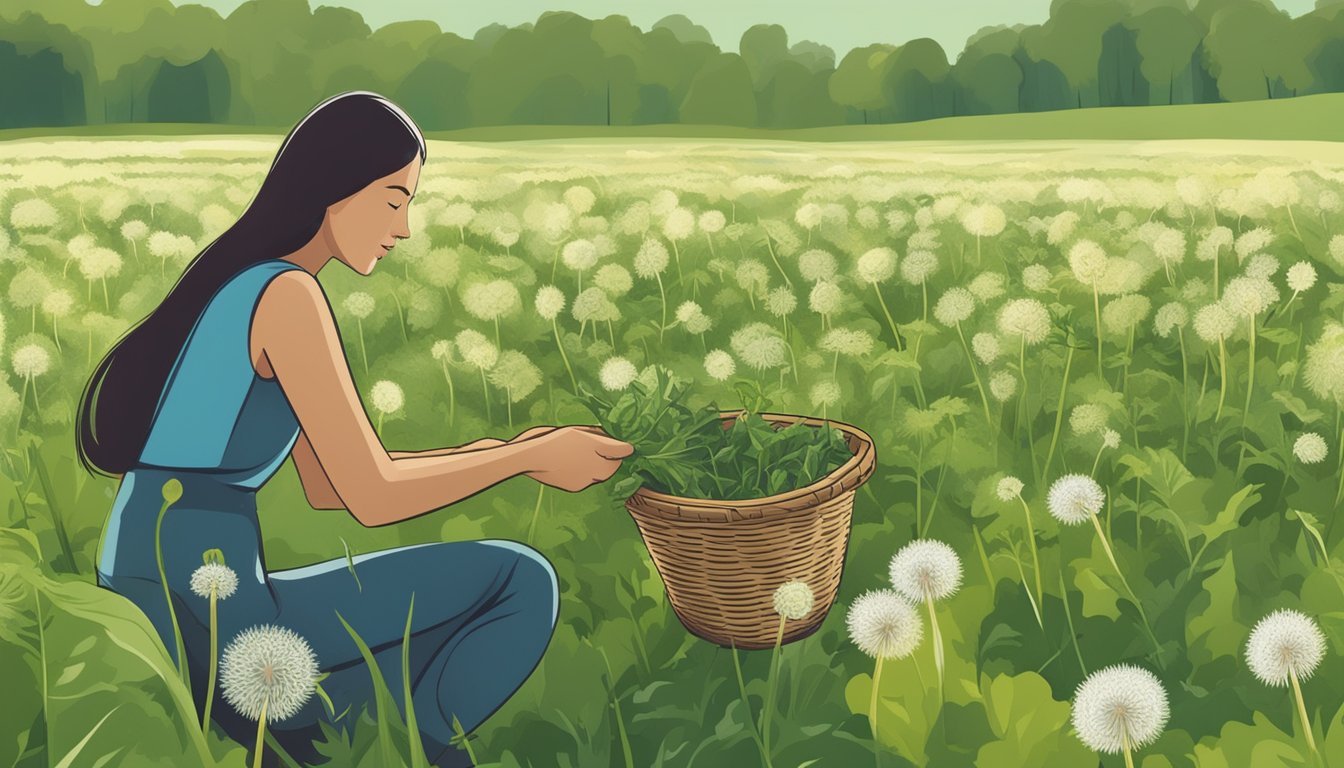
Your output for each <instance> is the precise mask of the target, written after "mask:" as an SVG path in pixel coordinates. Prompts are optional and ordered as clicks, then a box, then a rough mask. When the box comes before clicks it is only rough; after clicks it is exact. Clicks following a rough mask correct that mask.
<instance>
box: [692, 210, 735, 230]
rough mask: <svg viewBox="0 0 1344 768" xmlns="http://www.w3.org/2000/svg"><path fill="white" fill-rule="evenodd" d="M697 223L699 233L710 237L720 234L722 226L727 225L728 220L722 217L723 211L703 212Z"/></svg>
mask: <svg viewBox="0 0 1344 768" xmlns="http://www.w3.org/2000/svg"><path fill="white" fill-rule="evenodd" d="M698 223H699V225H700V231H701V232H705V233H707V234H711V235H712V234H715V233H717V232H722V231H723V227H724V225H725V224H727V223H728V219H727V217H725V216H724V215H723V211H705V212H704V213H702V214H700V221H699V222H698Z"/></svg>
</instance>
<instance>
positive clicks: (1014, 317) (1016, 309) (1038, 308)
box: [998, 299, 1050, 345]
mask: <svg viewBox="0 0 1344 768" xmlns="http://www.w3.org/2000/svg"><path fill="white" fill-rule="evenodd" d="M998 322H999V330H1000V331H1001V332H1003V333H1006V334H1009V335H1012V336H1021V337H1022V339H1023V340H1024V341H1026V343H1027V344H1029V345H1034V344H1039V343H1041V342H1042V341H1045V339H1046V337H1047V336H1049V335H1050V312H1049V311H1048V310H1047V309H1046V308H1045V305H1044V304H1042V303H1041V302H1039V301H1037V300H1036V299H1013V300H1012V301H1010V302H1008V303H1007V304H1004V305H1003V307H1002V308H1001V309H1000V310H999V317H998Z"/></svg>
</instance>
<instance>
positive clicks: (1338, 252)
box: [1327, 235, 1344, 262]
mask: <svg viewBox="0 0 1344 768" xmlns="http://www.w3.org/2000/svg"><path fill="white" fill-rule="evenodd" d="M1327 250H1329V251H1330V257H1331V258H1333V259H1334V260H1335V261H1338V262H1344V235H1335V236H1334V237H1332V238H1330V244H1329V246H1327Z"/></svg>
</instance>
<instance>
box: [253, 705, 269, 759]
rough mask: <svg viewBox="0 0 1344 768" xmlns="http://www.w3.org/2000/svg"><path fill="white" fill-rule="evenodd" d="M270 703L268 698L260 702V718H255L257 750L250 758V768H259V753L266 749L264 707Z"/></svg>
mask: <svg viewBox="0 0 1344 768" xmlns="http://www.w3.org/2000/svg"><path fill="white" fill-rule="evenodd" d="M270 703H271V697H270V696H267V697H266V698H264V699H262V701H261V717H259V718H257V749H256V752H255V754H253V756H252V768H261V752H262V750H264V749H265V748H266V705H268V704H270Z"/></svg>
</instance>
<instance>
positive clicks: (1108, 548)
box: [1088, 512, 1166, 667]
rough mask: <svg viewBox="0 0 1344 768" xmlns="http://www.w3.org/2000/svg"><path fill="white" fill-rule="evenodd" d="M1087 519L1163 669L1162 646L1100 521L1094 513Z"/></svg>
mask: <svg viewBox="0 0 1344 768" xmlns="http://www.w3.org/2000/svg"><path fill="white" fill-rule="evenodd" d="M1088 517H1090V518H1092V525H1093V526H1094V527H1095V528H1096V529H1097V536H1098V537H1100V538H1101V547H1102V549H1104V550H1106V558H1107V559H1108V560H1110V561H1111V567H1113V568H1115V575H1117V576H1119V577H1120V583H1121V584H1123V585H1125V591H1126V592H1128V593H1129V599H1130V600H1132V601H1134V607H1135V608H1137V609H1138V610H1139V618H1140V619H1142V620H1143V628H1144V630H1146V631H1147V632H1148V638H1149V639H1150V640H1152V641H1153V648H1154V649H1155V650H1156V651H1157V652H1158V655H1157V661H1158V664H1159V665H1162V666H1163V667H1165V666H1166V665H1164V664H1162V657H1161V651H1162V644H1161V643H1159V642H1158V640H1157V635H1154V634H1153V628H1152V627H1150V626H1149V625H1148V615H1147V614H1146V613H1145V612H1144V610H1143V604H1142V603H1140V602H1139V596H1138V595H1136V594H1134V588H1133V587H1131V586H1129V581H1128V580H1127V579H1126V578H1125V573H1124V571H1122V570H1120V564H1119V563H1117V562H1116V561H1115V553H1114V552H1112V551H1111V544H1110V542H1109V541H1107V540H1106V534H1105V533H1104V532H1103V531H1102V530H1101V521H1100V520H1098V519H1097V515H1096V513H1095V512H1094V513H1091V514H1089V515H1088ZM1108 522H1109V521H1108Z"/></svg>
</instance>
